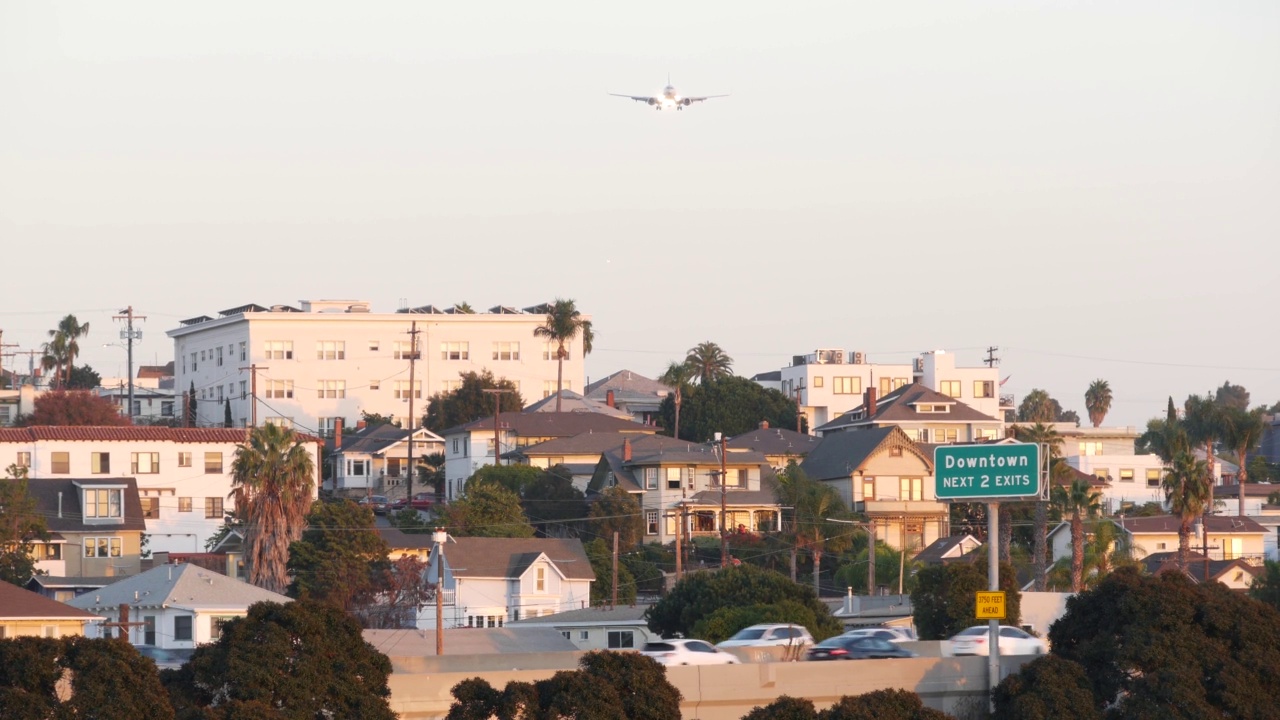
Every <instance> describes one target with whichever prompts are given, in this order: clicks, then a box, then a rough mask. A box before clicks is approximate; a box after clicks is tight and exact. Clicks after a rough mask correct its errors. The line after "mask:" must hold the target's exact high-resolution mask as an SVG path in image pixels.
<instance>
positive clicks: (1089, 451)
mask: <svg viewBox="0 0 1280 720" xmlns="http://www.w3.org/2000/svg"><path fill="white" fill-rule="evenodd" d="M1080 454H1081V455H1101V454H1102V441H1100V440H1086V441H1083V442H1081V443H1080Z"/></svg>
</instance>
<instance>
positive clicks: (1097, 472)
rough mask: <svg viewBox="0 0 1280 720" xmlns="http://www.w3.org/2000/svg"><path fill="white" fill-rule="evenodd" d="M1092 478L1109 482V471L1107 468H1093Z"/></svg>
mask: <svg viewBox="0 0 1280 720" xmlns="http://www.w3.org/2000/svg"><path fill="white" fill-rule="evenodd" d="M1093 476H1094V477H1096V478H1098V479H1099V480H1103V481H1106V482H1110V481H1111V471H1110V470H1109V469H1107V468H1094V469H1093Z"/></svg>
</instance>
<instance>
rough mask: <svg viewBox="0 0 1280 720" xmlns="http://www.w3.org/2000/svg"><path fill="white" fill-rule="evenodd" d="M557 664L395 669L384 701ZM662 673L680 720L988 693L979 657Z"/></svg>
mask: <svg viewBox="0 0 1280 720" xmlns="http://www.w3.org/2000/svg"><path fill="white" fill-rule="evenodd" d="M555 654H557V655H559V654H561V653H555ZM499 657H503V656H499ZM508 657H510V656H508ZM1031 659H1032V658H1030V657H1015V658H1002V659H1001V665H1002V673H1003V674H1006V675H1007V674H1008V673H1010V672H1015V671H1016V670H1017V669H1018V668H1019V667H1021V666H1022V663H1024V662H1027V661H1029V660H1031ZM397 664H399V663H397ZM561 664H563V663H561ZM557 669H565V668H556V669H553V668H545V669H539V670H483V671H479V670H471V671H452V672H422V673H417V672H401V671H400V670H399V669H397V670H396V672H394V673H392V675H391V679H390V685H391V709H392V710H394V711H395V712H397V713H399V714H400V717H401V719H402V720H440V719H442V718H444V716H445V715H446V714H447V713H448V711H449V706H450V705H452V704H453V696H452V695H451V694H450V693H449V691H450V689H452V688H453V686H454V685H456V684H458V683H459V682H462V681H463V680H466V679H468V678H472V677H483V678H484V679H485V680H487V681H488V682H489V684H490V685H492V686H494V687H495V688H497V689H499V690H501V689H502V688H503V687H505V686H506V684H507V683H508V682H510V681H512V680H521V681H524V682H537V681H538V680H543V679H546V678H549V677H551V676H552V675H554V674H555V672H556V670H557ZM667 678H668V680H670V681H671V684H672V685H675V686H676V688H677V689H678V690H680V693H681V695H683V696H684V701H683V703H682V705H681V714H682V718H683V720H740V718H741V717H742V716H743V715H746V714H747V713H748V712H750V711H751V709H752V708H753V707H757V706H761V705H767V704H769V703H770V702H773V701H774V700H775V699H777V698H778V697H779V696H781V695H791V696H793V697H806V698H809V699H810V700H813V702H814V704H815V705H817V706H818V707H819V708H823V707H827V706H828V705H831V704H832V703H834V702H835V701H837V700H839V699H840V698H841V697H842V696H845V695H861V694H862V693H867V692H871V691H872V690H883V689H888V688H897V689H903V690H910V691H912V692H915V693H918V694H919V695H920V696H921V699H922V700H923V701H924V703H925V705H928V706H929V707H932V708H935V709H938V710H943V711H945V712H949V713H953V714H957V715H958V716H961V717H963V716H965V715H967V714H968V712H969V711H970V709H971V708H973V707H974V706H975V705H983V704H985V701H986V698H987V659H986V658H985V657H959V658H928V657H919V658H911V659H901V660H898V659H894V660H854V661H836V662H769V663H758V664H757V663H749V664H743V665H716V666H703V667H696V666H690V667H672V668H668V669H667Z"/></svg>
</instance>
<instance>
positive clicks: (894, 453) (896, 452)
mask: <svg viewBox="0 0 1280 720" xmlns="http://www.w3.org/2000/svg"><path fill="white" fill-rule="evenodd" d="M889 457H902V446H900V445H894V446H893V447H891V448H889Z"/></svg>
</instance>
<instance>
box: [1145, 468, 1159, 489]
mask: <svg viewBox="0 0 1280 720" xmlns="http://www.w3.org/2000/svg"><path fill="white" fill-rule="evenodd" d="M1147 487H1149V488H1158V487H1160V468H1147Z"/></svg>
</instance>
